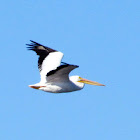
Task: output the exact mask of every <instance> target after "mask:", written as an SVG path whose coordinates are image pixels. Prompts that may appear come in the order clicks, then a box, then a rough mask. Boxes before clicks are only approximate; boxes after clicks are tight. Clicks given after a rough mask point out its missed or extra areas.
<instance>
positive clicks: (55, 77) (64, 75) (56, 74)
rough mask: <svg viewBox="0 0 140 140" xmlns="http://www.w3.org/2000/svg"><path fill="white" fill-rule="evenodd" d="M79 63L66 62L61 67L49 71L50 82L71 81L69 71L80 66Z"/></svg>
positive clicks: (48, 78) (48, 79)
mask: <svg viewBox="0 0 140 140" xmlns="http://www.w3.org/2000/svg"><path fill="white" fill-rule="evenodd" d="M78 67H79V66H77V65H70V64H66V63H65V64H64V65H61V66H59V67H57V69H56V70H52V71H50V72H48V73H47V81H48V82H52V83H53V82H54V83H57V82H59V83H61V82H67V81H69V73H70V72H71V71H72V70H73V69H75V68H78Z"/></svg>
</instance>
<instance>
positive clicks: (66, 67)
mask: <svg viewBox="0 0 140 140" xmlns="http://www.w3.org/2000/svg"><path fill="white" fill-rule="evenodd" d="M31 42H32V43H31V44H27V45H28V46H30V47H28V49H29V50H33V51H35V52H36V53H37V55H39V60H38V68H39V71H40V77H41V80H40V82H39V83H37V84H34V85H29V87H31V88H34V89H39V90H43V91H46V92H51V93H64V92H72V91H77V90H81V89H83V87H84V85H85V83H86V84H91V85H98V86H104V85H103V84H100V83H98V82H95V81H90V80H87V79H84V78H81V77H80V76H71V77H69V73H70V72H71V71H72V70H73V69H75V68H78V67H79V66H77V65H70V64H67V63H63V62H62V64H61V60H62V58H63V53H61V52H59V51H56V50H53V49H51V48H49V47H46V46H43V45H41V44H39V43H37V42H35V41H32V40H31Z"/></svg>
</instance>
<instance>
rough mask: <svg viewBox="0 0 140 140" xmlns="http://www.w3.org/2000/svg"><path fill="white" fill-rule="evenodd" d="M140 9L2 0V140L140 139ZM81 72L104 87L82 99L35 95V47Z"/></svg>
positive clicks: (88, 0) (89, 89) (90, 89)
mask: <svg viewBox="0 0 140 140" xmlns="http://www.w3.org/2000/svg"><path fill="white" fill-rule="evenodd" d="M139 5H140V2H139V1H138V0H133V1H132V0H123V1H122V0H117V1H111V0H106V1H103V0H98V1H97V0H82V1H81V0H77V1H74V0H71V1H64V0H60V1H57V0H51V1H46V0H41V1H40V0H35V1H33V0H28V1H27V0H20V1H17V0H13V1H10V0H7V1H6V0H5V1H1V12H0V18H1V22H0V27H1V30H0V33H1V51H0V64H1V73H0V77H1V93H0V132H1V133H0V139H2V140H19V139H20V140H31V139H34V140H40V139H41V140H46V139H50V140H59V139H61V140H77V139H79V140H93V139H94V140H118V139H119V140H134V139H135V140H139V139H140V135H139V131H140V121H139V118H140V101H139V99H140V90H139V79H140V76H139V75H140V74H139V72H140V66H139V60H140V55H139V52H140V47H139V46H140V41H139V38H140V36H139V33H140V28H139V25H140V10H139ZM30 39H32V40H35V41H37V42H39V43H42V44H44V45H47V46H49V47H52V48H54V49H56V50H59V51H62V52H63V53H64V54H65V56H64V58H63V61H64V62H67V63H70V64H76V65H79V66H80V67H79V69H76V70H74V71H73V72H72V73H71V75H80V76H82V77H84V78H87V79H90V80H94V81H98V82H100V83H103V84H105V85H106V87H97V86H91V85H86V87H85V88H84V89H83V90H81V91H77V92H73V93H64V94H51V93H45V92H43V91H39V90H34V89H30V88H29V87H28V85H30V84H35V83H37V82H39V80H40V79H39V78H40V76H39V72H38V69H37V59H38V57H37V56H36V55H35V53H33V52H31V51H27V49H26V46H25V44H26V43H29V40H30Z"/></svg>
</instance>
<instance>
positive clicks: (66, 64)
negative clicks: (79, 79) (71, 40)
mask: <svg viewBox="0 0 140 140" xmlns="http://www.w3.org/2000/svg"><path fill="white" fill-rule="evenodd" d="M61 63H62V64H63V65H64V66H74V67H75V68H79V66H78V65H72V64H68V63H65V62H61Z"/></svg>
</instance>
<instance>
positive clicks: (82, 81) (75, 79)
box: [70, 76, 105, 88]
mask: <svg viewBox="0 0 140 140" xmlns="http://www.w3.org/2000/svg"><path fill="white" fill-rule="evenodd" d="M70 80H71V81H72V82H74V83H75V84H76V85H77V86H79V87H81V88H83V87H84V85H85V84H90V85H95V86H105V85H103V84H100V83H98V82H95V81H91V80H87V79H85V78H82V77H80V76H71V77H70Z"/></svg>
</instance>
